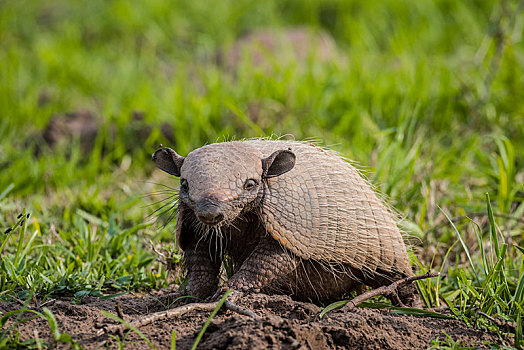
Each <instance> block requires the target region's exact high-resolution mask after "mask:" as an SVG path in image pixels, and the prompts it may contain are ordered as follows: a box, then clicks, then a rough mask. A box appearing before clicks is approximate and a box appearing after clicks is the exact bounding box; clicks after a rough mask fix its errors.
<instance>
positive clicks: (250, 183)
mask: <svg viewBox="0 0 524 350" xmlns="http://www.w3.org/2000/svg"><path fill="white" fill-rule="evenodd" d="M256 186H257V181H256V180H254V179H248V180H246V182H245V183H244V189H245V190H247V191H251V190H252V189H254V188H255V187H256Z"/></svg>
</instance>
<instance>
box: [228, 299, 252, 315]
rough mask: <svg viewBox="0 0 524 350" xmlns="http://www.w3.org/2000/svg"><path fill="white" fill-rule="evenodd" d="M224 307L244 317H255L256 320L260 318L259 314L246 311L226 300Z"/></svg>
mask: <svg viewBox="0 0 524 350" xmlns="http://www.w3.org/2000/svg"><path fill="white" fill-rule="evenodd" d="M224 307H225V308H226V309H228V310H230V311H233V312H236V313H237V314H241V315H244V316H249V317H253V318H254V319H258V318H259V317H258V316H257V314H255V313H254V312H253V311H250V310H248V309H244V308H243V307H240V306H238V305H235V304H233V303H232V302H230V301H229V300H226V301H225V302H224Z"/></svg>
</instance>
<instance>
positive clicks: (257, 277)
mask: <svg viewBox="0 0 524 350" xmlns="http://www.w3.org/2000/svg"><path fill="white" fill-rule="evenodd" d="M295 269H296V260H295V258H294V257H292V256H291V255H290V253H289V252H287V251H286V250H285V249H284V248H283V247H282V246H281V245H280V244H279V243H278V242H277V241H276V240H275V239H273V238H272V237H263V238H262V239H261V241H260V242H259V243H258V245H257V246H256V247H255V249H254V250H253V253H252V254H251V255H250V256H249V257H248V258H247V259H246V260H245V261H244V262H243V264H242V266H241V267H240V269H239V270H238V272H237V273H235V274H234V275H233V276H232V277H231V278H230V279H229V281H228V282H227V284H226V286H225V287H226V288H231V289H234V290H237V291H239V292H243V293H245V292H254V293H259V292H260V291H262V290H266V289H268V288H269V289H272V288H274V285H275V283H278V281H279V280H282V279H285V277H286V276H288V275H289V274H290V273H291V272H293V271H294V270H295Z"/></svg>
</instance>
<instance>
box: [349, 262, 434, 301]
mask: <svg viewBox="0 0 524 350" xmlns="http://www.w3.org/2000/svg"><path fill="white" fill-rule="evenodd" d="M438 275H440V272H432V271H430V272H427V273H425V274H423V275H418V276H410V277H406V278H403V279H401V280H398V281H395V282H393V283H391V284H390V285H389V286H383V287H379V288H376V289H373V290H370V291H368V292H365V293H362V294H360V295H358V296H357V297H355V298H353V299H351V300H350V301H349V302H348V303H347V304H346V305H345V306H344V307H345V308H349V309H352V308H354V307H356V306H357V305H359V304H360V303H362V302H364V301H366V300H368V299H370V298H372V297H374V296H377V295H391V296H393V298H395V296H396V298H398V295H397V289H398V288H399V287H401V286H403V285H405V284H409V283H411V282H413V281H417V280H422V279H425V278H432V277H437V276H438Z"/></svg>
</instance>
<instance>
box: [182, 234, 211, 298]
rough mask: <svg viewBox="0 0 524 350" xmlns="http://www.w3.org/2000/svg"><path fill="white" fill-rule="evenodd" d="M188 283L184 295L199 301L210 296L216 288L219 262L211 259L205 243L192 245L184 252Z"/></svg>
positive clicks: (207, 245)
mask: <svg viewBox="0 0 524 350" xmlns="http://www.w3.org/2000/svg"><path fill="white" fill-rule="evenodd" d="M184 256H185V264H186V268H187V276H188V282H187V286H186V294H187V295H191V296H194V297H196V298H199V299H205V298H207V297H208V296H210V295H212V294H213V293H214V292H215V291H216V289H217V286H218V273H219V271H220V261H218V262H217V261H215V259H212V257H211V256H210V253H209V244H208V243H207V242H200V243H196V242H195V243H193V244H191V245H190V246H188V247H187V248H186V249H185V251H184Z"/></svg>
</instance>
